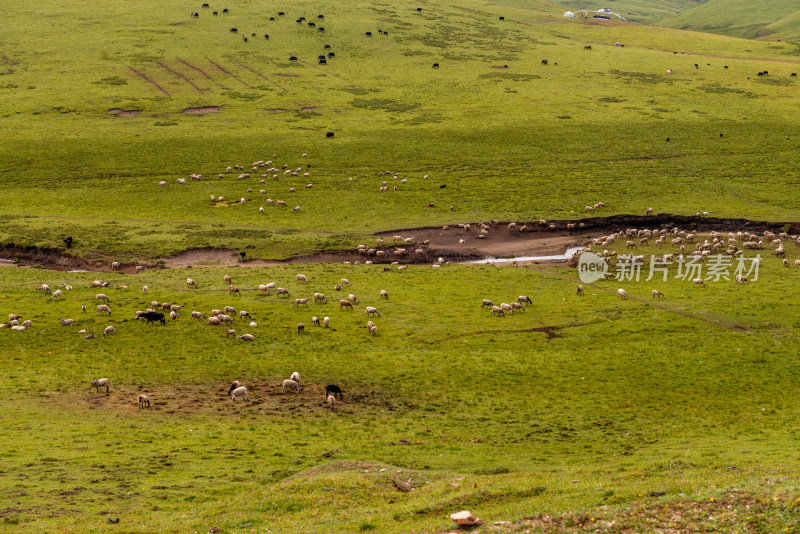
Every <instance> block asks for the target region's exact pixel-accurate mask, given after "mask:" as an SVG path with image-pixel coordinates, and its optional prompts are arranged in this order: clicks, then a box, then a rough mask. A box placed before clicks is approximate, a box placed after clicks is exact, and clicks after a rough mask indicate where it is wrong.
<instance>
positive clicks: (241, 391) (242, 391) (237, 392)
mask: <svg viewBox="0 0 800 534" xmlns="http://www.w3.org/2000/svg"><path fill="white" fill-rule="evenodd" d="M241 397H244V400H247V388H246V387H244V386H239V387H237V388H236V389H234V390H233V391H232V392H231V400H232V401H234V402H235V401H236V399H239V398H241Z"/></svg>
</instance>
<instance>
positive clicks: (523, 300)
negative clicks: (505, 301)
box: [517, 295, 533, 305]
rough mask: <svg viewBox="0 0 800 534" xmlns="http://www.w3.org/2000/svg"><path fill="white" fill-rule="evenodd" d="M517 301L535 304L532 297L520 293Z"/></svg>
mask: <svg viewBox="0 0 800 534" xmlns="http://www.w3.org/2000/svg"><path fill="white" fill-rule="evenodd" d="M517 302H519V303H520V304H522V303H523V302H524V303H525V304H526V305H531V304H533V301H532V300H531V299H530V298H528V297H526V296H525V295H520V296H519V298H517Z"/></svg>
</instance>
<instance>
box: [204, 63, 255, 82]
mask: <svg viewBox="0 0 800 534" xmlns="http://www.w3.org/2000/svg"><path fill="white" fill-rule="evenodd" d="M208 61H209V62H211V64H212V65H214V66H215V67H217V68H218V69H219V70H220V71H222V72H223V73H225V74H227V75H228V76H230V77H231V78H233V79H234V80H236V81H237V82H239V83H241V84H242V85H244V86H245V87H247V88H248V89H250V86H249V85H247V82H245V81H244V80H242V79H241V78H239V77H238V76H236V75H235V74H233V73H232V72H229V71H227V70H225V67H223V66H222V65H220V64H219V63H217V62H215V61H211V60H210V59H209V60H208Z"/></svg>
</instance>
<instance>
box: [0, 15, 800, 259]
mask: <svg viewBox="0 0 800 534" xmlns="http://www.w3.org/2000/svg"><path fill="white" fill-rule="evenodd" d="M417 6H419V7H422V8H423V11H421V12H417V11H416V10H415V8H416V7H417ZM213 7H214V8H217V9H218V8H219V6H216V5H214V6H213ZM229 7H230V8H231V13H229V14H226V15H225V16H223V15H221V14H220V15H219V16H217V17H214V16H212V15H210V13H209V10H208V9H201V10H200V17H199V18H197V19H191V18H189V13H190V12H191V11H192V10H194V9H199V8H197V7H194V6H193V5H192V6H188V5H184V4H177V3H170V4H164V3H163V2H150V1H145V2H136V3H135V5H134V4H132V3H129V2H114V3H112V4H110V5H100V4H98V5H93V4H88V5H87V4H86V3H85V2H77V1H73V2H58V3H56V2H52V3H50V2H37V3H35V4H27V5H25V6H18V7H17V8H16V9H14V10H9V13H8V14H7V16H8V24H7V27H8V29H7V31H6V32H4V36H3V41H2V44H0V51H1V52H2V55H1V56H0V60H1V61H2V66H1V67H0V74H2V75H0V97H1V98H0V116H2V119H3V121H2V124H1V125H0V129H2V131H1V132H0V133H2V135H3V144H2V146H0V162H2V166H0V169H1V172H2V177H3V183H4V186H5V187H4V195H2V197H0V212H2V214H3V218H4V219H3V220H4V224H3V225H0V241H1V242H3V243H15V244H18V245H36V246H49V247H59V246H62V244H61V240H62V239H63V238H64V237H65V236H67V235H71V236H73V237H74V238H75V244H74V247H75V250H76V253H78V254H81V255H84V256H89V257H102V258H108V259H123V260H134V259H140V260H141V259H154V258H156V257H158V256H162V255H169V254H174V253H176V252H179V251H181V250H184V249H187V248H194V247H204V246H215V247H225V248H237V249H245V247H248V248H247V250H248V251H249V252H248V257H263V258H285V257H289V256H293V255H297V254H304V253H309V252H313V251H316V250H330V249H338V248H344V247H347V246H353V245H355V244H357V243H358V242H362V241H364V240H365V238H366V236H367V235H369V234H371V233H373V232H376V231H382V230H392V229H396V228H408V227H418V226H421V225H440V224H446V223H453V222H465V221H475V220H486V219H489V218H498V219H501V220H502V219H505V220H512V219H522V220H526V219H538V218H541V217H544V218H554V217H558V218H565V217H570V215H571V214H570V212H571V211H572V210H575V209H582V207H583V206H584V205H586V204H593V203H594V202H597V201H598V200H602V201H603V202H605V203H606V205H607V206H608V210H607V213H612V214H613V213H640V212H642V211H643V210H644V209H645V208H646V207H648V206H649V205H650V204H656V205H655V206H654V207H655V208H656V209H657V210H658V211H662V212H674V213H684V214H686V213H695V212H697V211H698V210H700V209H702V210H705V211H709V212H710V213H712V215H717V216H736V217H750V218H756V219H782V220H797V218H798V217H797V216H798V212H799V211H800V204H798V201H797V196H796V195H794V194H792V192H793V191H794V188H795V185H796V180H795V178H794V173H793V169H795V168H796V167H797V165H798V159H797V158H798V156H797V154H798V152H797V149H796V142H797V141H796V139H798V138H800V136H798V135H797V134H798V132H797V122H798V121H797V120H796V119H797V117H796V114H797V108H796V106H795V105H794V102H795V101H796V95H797V86H796V84H797V82H796V79H795V78H790V77H789V74H790V73H792V72H795V71H798V70H800V68H798V58H797V49H796V47H794V46H793V45H790V44H781V45H780V47H779V48H776V47H775V45H772V44H767V43H763V42H755V41H746V40H741V39H735V38H730V37H724V36H715V35H706V34H698V33H694V32H683V31H677V30H668V29H665V30H658V31H654V30H653V29H652V28H650V27H647V26H639V25H635V24H630V25H620V26H605V25H601V24H586V23H582V22H580V21H577V20H564V19H563V17H561V11H562V8H561V7H558V6H555V5H553V4H548V3H545V2H534V3H532V4H530V5H525V6H524V7H523V5H522V4H513V3H512V4H509V5H502V6H500V5H483V4H481V5H478V4H472V3H469V2H462V3H458V4H453V5H449V4H448V5H445V4H439V3H435V2H426V3H424V4H423V3H411V2H401V3H398V4H393V5H391V6H389V5H379V4H352V3H346V4H345V3H342V2H332V3H326V4H324V5H320V4H316V3H313V2H302V3H300V4H297V5H295V6H293V7H292V8H291V9H289V8H282V7H278V6H272V5H263V4H259V3H254V2H243V1H241V2H233V3H231V4H229ZM280 9H285V10H286V12H287V15H286V16H284V17H276V18H277V19H278V20H276V21H274V22H270V21H269V20H268V18H269V16H275V15H276V13H277V11H278V10H280ZM320 13H322V14H325V16H326V17H325V19H324V20H322V21H320V20H319V19H315V17H316V15H317V14H320ZM299 15H304V16H306V17H307V18H308V19H309V20H311V19H312V18H314V19H315V20H317V21H318V22H319V23H320V24H324V27H325V30H326V31H325V32H324V33H322V32H317V31H315V30H314V29H313V28H308V27H306V26H303V25H300V24H297V23H296V22H295V18H296V17H297V16H299ZM501 15H502V16H504V17H505V20H504V21H500V20H499V16H501ZM231 27H237V28H239V34H233V33H230V32H229V31H228V30H229V29H230V28H231ZM379 29H381V30H385V31H386V32H388V35H382V34H378V33H377V30H379ZM365 31H372V32H373V34H374V35H373V37H371V38H368V37H365V36H364V33H365ZM245 32H247V33H256V34H257V35H256V37H251V38H250V40H249V42H247V43H245V42H243V40H242V38H241V34H242V33H245ZM262 33H268V34H269V35H270V39H269V40H266V39H263V37H260V36H261V34H262ZM618 41H620V42H623V43H624V44H625V45H626V46H625V48H619V47H615V46H613V44H614V43H615V42H618ZM323 44H331V46H332V48H331V50H333V51H334V52H335V54H336V57H335V58H332V59H330V60H329V64H328V65H325V66H323V65H317V64H316V57H317V55H319V54H321V53H324V52H325V50H324V49H323ZM586 44H591V45H592V46H593V48H592V50H584V48H583V47H584V45H586ZM674 52H678V53H677V54H674ZM290 54H294V55H296V56H298V57H299V59H300V61H299V62H297V63H295V62H289V61H288V58H289V55H290ZM690 54H691V55H690ZM542 59H548V61H549V63H550V64H549V65H547V66H545V65H542V64H541V60H542ZM434 62H437V63H439V64H440V68H438V69H433V68H431V65H432V64H433V63H434ZM554 63H558V65H555V64H554ZM695 63H698V64H699V65H700V68H699V69H695V67H694V64H695ZM707 64H710V65H707ZM503 65H508V68H507V69H505V68H495V67H502V66H503ZM724 65H728V66H729V69H728V70H725V69H723V66H724ZM131 69H135V70H137V71H138V72H141V73H142V74H144V75H145V76H147V77H148V78H149V79H151V80H153V81H154V82H156V83H157V84H159V85H160V86H161V87H162V88H163V89H164V90H165V91H167V92H168V93H169V95H170V96H167V95H166V94H164V93H163V92H161V91H159V90H158V89H157V88H156V87H155V86H153V85H152V84H150V83H148V82H147V81H145V80H144V79H143V78H141V77H139V76H138V75H136V74H134V73H133V71H132V70H131ZM168 69H170V70H168ZM198 69H199V70H198ZM220 69H224V72H223V70H220ZM667 69H672V70H673V72H674V74H673V75H668V74H667ZM765 69H766V70H768V71H769V72H770V76H769V77H766V78H762V77H757V76H755V74H756V73H757V72H758V71H761V70H765ZM171 71H174V72H176V73H178V74H180V75H182V76H184V77H185V78H186V79H188V80H190V81H191V84H194V86H193V85H191V84H190V83H187V82H186V81H184V79H183V78H180V77H178V76H177V75H176V74H174V73H173V72H171ZM201 71H202V73H205V75H204V74H202V73H201ZM195 86H196V88H195ZM210 105H214V106H221V108H220V111H219V112H217V113H211V114H205V115H186V114H183V113H181V110H182V109H184V108H187V107H197V106H210ZM112 108H119V109H124V110H131V109H137V110H141V113H140V114H139V115H137V116H133V117H119V116H115V115H112V114H109V113H108V112H107V110H108V109H112ZM326 131H334V132H335V133H336V137H335V138H334V139H326V138H325V132H326ZM720 133H723V134H724V137H723V138H720ZM787 136H788V137H789V139H788V140H787V139H786V137H787ZM667 138H669V139H670V141H669V142H667V141H666V139H667ZM302 153H308V154H309V156H308V157H307V158H301V157H300V156H301V154H302ZM273 154H277V157H276V158H272V157H271V156H272V155H273ZM273 159H274V160H275V162H274V163H275V164H277V166H278V167H282V165H289V168H291V169H294V168H298V167H300V166H302V167H304V170H305V171H307V172H309V173H310V177H309V178H308V179H305V178H302V177H300V176H297V177H286V176H285V175H284V174H283V173H282V172H281V173H279V177H278V179H272V178H271V175H270V177H269V178H268V179H267V182H266V183H265V184H259V183H258V181H259V178H258V177H259V176H260V173H253V177H252V178H251V179H248V180H242V181H237V180H236V179H235V177H236V175H237V174H238V173H227V174H226V175H225V178H223V179H218V178H216V176H217V174H218V173H219V172H221V171H222V170H224V169H225V168H226V167H227V166H229V165H233V164H237V163H238V164H246V165H247V166H248V167H247V168H248V169H249V165H250V163H252V162H254V161H257V160H273ZM307 165H311V168H308V167H306V166H307ZM385 170H392V171H396V172H400V173H401V177H406V178H408V180H409V182H408V184H405V185H403V186H402V187H401V188H400V191H397V192H395V191H389V192H386V193H379V192H378V187H379V181H380V180H381V179H382V178H380V177H378V176H377V173H378V172H380V171H385ZM190 173H200V174H203V176H204V178H203V180H202V181H200V182H196V181H191V180H190V181H189V183H188V184H187V185H185V186H179V185H177V183H176V182H177V179H178V178H180V177H188V175H189V174H190ZM301 174H302V173H301ZM425 174H428V175H429V176H430V179H429V180H427V181H423V180H421V177H422V176H423V175H425ZM350 177H355V178H358V179H359V181H358V182H350V181H348V178H350ZM160 180H164V181H166V182H167V185H166V186H165V187H158V185H157V184H158V182H159V181H160ZM307 181H310V182H313V183H314V187H313V188H312V189H308V190H307V189H303V188H302V187H301V186H302V185H305V183H306V182H307ZM765 183H769V184H770V186H769V187H764V184H765ZM553 184H557V186H556V188H555V189H554V188H553ZM441 185H447V187H446V188H440V186H441ZM293 186H294V187H297V188H298V192H297V193H294V194H290V193H289V192H288V190H289V188H290V187H293ZM248 188H250V189H252V190H253V193H248V192H247V191H246V189H248ZM261 189H264V190H266V192H267V193H266V194H265V195H260V194H259V193H258V191H259V190H261ZM509 193H510V194H509ZM210 195H216V196H219V195H223V196H224V197H225V198H226V199H228V200H232V199H236V200H238V199H239V198H241V197H244V198H246V199H247V202H246V203H245V204H243V205H230V206H228V207H219V206H213V205H212V204H211V203H210V201H209V198H210ZM265 197H267V198H272V199H283V200H286V201H287V203H289V204H290V207H293V206H295V205H300V206H301V208H302V211H301V212H300V213H299V214H291V213H289V210H277V209H267V212H266V214H264V215H261V214H259V212H258V207H260V206H264V205H265ZM653 200H658V202H653ZM429 202H434V203H435V204H436V208H434V209H428V208H426V207H425V206H426V205H427V204H428V203H429ZM450 205H453V206H454V207H455V211H453V212H450V211H449V210H448V207H449V206H450Z"/></svg>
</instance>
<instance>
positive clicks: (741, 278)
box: [736, 274, 750, 285]
mask: <svg viewBox="0 0 800 534" xmlns="http://www.w3.org/2000/svg"><path fill="white" fill-rule="evenodd" d="M736 281H737V282H739V283H740V284H748V285H749V284H750V280H748V279H747V277H746V276H744V275H743V274H737V275H736Z"/></svg>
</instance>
